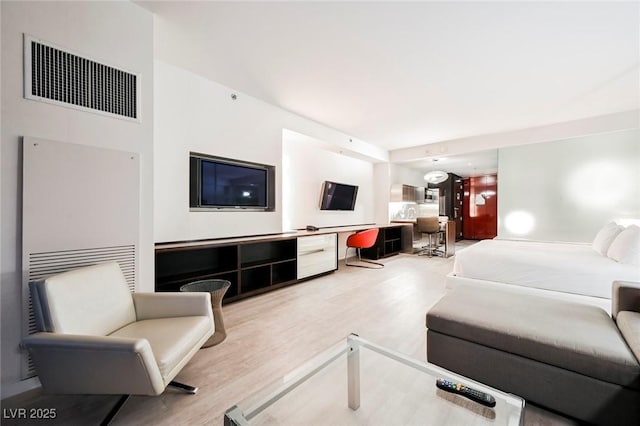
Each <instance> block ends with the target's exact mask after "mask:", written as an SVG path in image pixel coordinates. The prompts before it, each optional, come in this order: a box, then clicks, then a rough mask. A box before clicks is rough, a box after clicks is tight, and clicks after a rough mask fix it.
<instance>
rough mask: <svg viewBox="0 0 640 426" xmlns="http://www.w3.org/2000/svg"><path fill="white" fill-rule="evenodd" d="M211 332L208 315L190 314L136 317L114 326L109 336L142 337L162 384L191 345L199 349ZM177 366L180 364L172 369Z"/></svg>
mask: <svg viewBox="0 0 640 426" xmlns="http://www.w3.org/2000/svg"><path fill="white" fill-rule="evenodd" d="M211 333H213V323H212V322H211V319H210V318H209V317H207V316H191V317H176V318H159V319H150V320H142V321H136V322H134V323H131V324H129V325H127V326H125V327H123V328H121V329H120V330H116V331H115V332H114V333H112V334H111V336H113V337H118V338H131V339H141V340H143V339H146V340H147V341H148V342H149V344H150V345H151V349H152V351H153V356H154V358H155V361H156V363H157V364H158V368H159V369H160V374H161V375H162V377H163V379H164V381H165V384H169V382H170V381H171V380H173V378H174V377H175V376H176V374H178V372H179V371H180V369H181V368H182V365H181V364H180V361H182V360H183V359H185V358H186V357H187V355H188V354H189V353H190V352H191V351H193V349H194V348H195V349H196V350H197V349H199V348H200V346H202V344H203V343H204V342H205V341H206V340H207V339H208V338H209V336H210V335H211ZM189 358H190V357H189ZM178 366H180V368H179V369H178V370H177V371H175V372H174V370H175V369H176V367H178Z"/></svg>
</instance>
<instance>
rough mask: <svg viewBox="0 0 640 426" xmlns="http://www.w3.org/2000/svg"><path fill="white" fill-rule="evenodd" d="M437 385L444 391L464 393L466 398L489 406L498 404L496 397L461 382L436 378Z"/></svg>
mask: <svg viewBox="0 0 640 426" xmlns="http://www.w3.org/2000/svg"><path fill="white" fill-rule="evenodd" d="M436 386H437V387H438V388H440V389H442V390H443V391H447V392H451V393H457V394H458V395H462V396H464V397H465V398H469V399H470V400H472V401H475V402H477V403H479V404H482V405H486V406H487V407H495V406H496V399H495V398H494V397H492V396H491V395H489V394H488V393H484V392H480V391H479V390H477V389H473V388H470V387H467V386H464V385H461V384H460V383H454V382H450V381H449V380H445V379H438V380H436Z"/></svg>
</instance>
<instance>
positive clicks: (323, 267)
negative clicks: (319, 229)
mask: <svg viewBox="0 0 640 426" xmlns="http://www.w3.org/2000/svg"><path fill="white" fill-rule="evenodd" d="M337 241H338V234H322V235H313V236H310V237H299V238H298V279H302V278H307V277H310V276H313V275H318V274H321V273H323V272H329V271H334V270H336V269H337V268H338V252H337V248H338V243H337Z"/></svg>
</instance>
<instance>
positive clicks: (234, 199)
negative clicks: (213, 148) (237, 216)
mask: <svg viewBox="0 0 640 426" xmlns="http://www.w3.org/2000/svg"><path fill="white" fill-rule="evenodd" d="M189 207H190V208H191V209H192V210H207V209H215V210H240V209H242V210H256V211H272V210H274V209H275V167H273V166H269V165H266V164H257V163H250V162H246V161H240V160H233V159H230V158H222V157H213V156H208V155H205V154H197V153H191V154H190V155H189Z"/></svg>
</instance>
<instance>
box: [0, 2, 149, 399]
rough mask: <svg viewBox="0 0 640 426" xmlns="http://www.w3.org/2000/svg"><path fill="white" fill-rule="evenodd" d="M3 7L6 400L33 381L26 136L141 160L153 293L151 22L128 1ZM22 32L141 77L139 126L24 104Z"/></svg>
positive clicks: (144, 252)
mask: <svg viewBox="0 0 640 426" xmlns="http://www.w3.org/2000/svg"><path fill="white" fill-rule="evenodd" d="M0 7H1V8H2V9H1V10H2V113H3V114H2V145H1V148H0V152H1V161H2V172H1V173H2V175H1V176H2V184H1V188H2V192H1V195H2V241H1V244H2V245H1V252H2V253H1V267H2V274H1V295H2V397H5V396H7V395H10V394H13V393H16V392H19V391H21V390H22V389H24V388H25V387H28V386H29V385H31V384H32V382H33V381H28V382H29V383H25V382H22V383H21V382H19V379H20V362H21V361H20V352H19V348H18V344H19V342H20V339H21V337H22V336H21V331H22V325H21V322H22V313H21V309H22V301H21V286H22V259H21V252H22V248H21V228H22V211H21V190H22V188H21V174H22V169H21V149H20V144H21V138H22V137H23V136H33V137H38V138H43V139H49V140H57V141H63V142H71V143H76V144H84V145H90V146H98V147H104V148H111V149H119V150H123V151H129V152H131V151H133V152H137V153H139V154H140V168H141V176H140V185H141V194H140V217H141V221H140V243H141V245H140V251H139V253H140V258H139V277H138V278H139V286H140V289H141V290H146V291H149V290H152V289H153V228H152V217H153V201H152V194H153V191H152V186H153V167H152V165H153V163H152V161H153V153H152V151H153V92H152V91H153V16H152V14H151V13H150V12H148V11H146V10H144V9H142V8H141V7H139V6H137V5H135V4H133V3H129V2H0ZM23 33H27V34H29V35H32V36H34V37H37V38H41V39H42V40H44V41H48V42H51V43H54V44H56V45H58V46H61V47H63V48H67V49H69V50H71V51H73V52H75V53H78V54H81V55H86V56H88V57H90V58H92V59H94V60H98V61H102V62H105V63H107V64H112V65H114V66H118V67H121V68H123V69H126V70H129V71H132V72H136V73H139V74H140V76H141V81H142V88H141V93H142V103H141V111H142V123H137V122H131V121H125V120H119V119H115V118H111V117H105V116H102V115H98V114H93V113H88V112H82V111H78V110H74V109H70V108H65V107H61V106H56V105H51V104H46V103H41V102H36V101H31V100H25V99H24V98H23V93H22V87H23V75H22V72H23V69H22V62H23V48H22V46H23ZM114 173H117V170H114ZM53 178H55V177H52V179H53ZM43 208H46V206H43Z"/></svg>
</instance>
